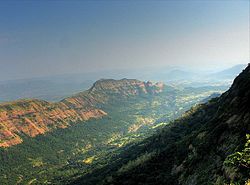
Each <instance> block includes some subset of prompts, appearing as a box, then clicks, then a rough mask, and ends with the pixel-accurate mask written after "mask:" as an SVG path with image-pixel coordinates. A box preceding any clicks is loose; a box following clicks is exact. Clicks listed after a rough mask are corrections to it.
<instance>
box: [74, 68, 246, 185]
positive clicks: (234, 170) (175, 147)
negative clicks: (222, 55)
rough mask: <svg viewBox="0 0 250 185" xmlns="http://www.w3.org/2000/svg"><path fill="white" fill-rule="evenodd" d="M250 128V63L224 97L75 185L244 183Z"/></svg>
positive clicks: (126, 151) (192, 110)
mask: <svg viewBox="0 0 250 185" xmlns="http://www.w3.org/2000/svg"><path fill="white" fill-rule="evenodd" d="M249 131H250V66H248V67H247V68H246V69H245V70H244V71H243V72H242V73H241V74H240V75H239V76H238V77H237V78H236V79H235V80H234V83H233V85H232V86H231V88H230V89H229V90H228V91H227V92H225V93H224V94H222V95H221V96H220V97H219V98H215V99H213V100H211V101H209V102H208V103H205V104H201V105H198V106H195V107H194V108H192V109H191V110H189V111H187V112H186V113H185V114H184V115H183V116H182V117H180V118H179V119H177V120H176V121H174V122H172V123H171V124H170V125H168V126H166V127H165V128H164V129H162V130H161V131H159V132H158V133H157V134H155V135H154V136H152V137H150V138H148V139H146V140H144V141H142V142H140V143H138V144H135V145H132V146H130V147H128V148H124V150H123V151H122V152H121V153H120V154H119V155H117V156H115V157H114V158H113V161H112V162H111V163H110V165H109V166H105V167H103V168H101V169H99V170H95V171H93V172H92V174H87V175H85V176H83V177H81V178H79V179H78V180H75V181H74V182H73V183H72V184H109V185H112V184H113V185H115V184H117V185H118V184H119V185H121V184H126V185H130V184H131V185H132V184H143V185H146V184H152V185H157V184H159V185H162V184H164V185H175V184H176V185H177V184H182V185H201V184H204V185H205V184H245V183H248V179H249V178H250V174H249V173H250V148H249V143H250V141H249V135H247V134H249ZM246 135H247V138H246ZM89 179H91V180H89ZM103 179H104V180H103ZM88 182H90V183H88Z"/></svg>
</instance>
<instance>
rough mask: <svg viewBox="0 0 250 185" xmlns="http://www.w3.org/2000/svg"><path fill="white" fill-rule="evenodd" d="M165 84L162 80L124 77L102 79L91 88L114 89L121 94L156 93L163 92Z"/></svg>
mask: <svg viewBox="0 0 250 185" xmlns="http://www.w3.org/2000/svg"><path fill="white" fill-rule="evenodd" d="M163 88H164V84H163V83H161V82H157V83H153V82H150V81H147V82H143V81H140V80H136V79H127V78H123V79H121V80H114V79H100V80H98V81H96V82H95V83H94V84H93V86H92V87H91V88H90V90H89V91H90V92H95V91H99V92H100V91H106V92H107V91H109V92H110V91H112V92H114V93H120V94H128V95H129V94H131V95H135V94H140V93H144V94H148V93H149V94H155V93H159V92H162V90H163Z"/></svg>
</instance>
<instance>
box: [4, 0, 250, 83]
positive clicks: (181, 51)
mask: <svg viewBox="0 0 250 185" xmlns="http://www.w3.org/2000/svg"><path fill="white" fill-rule="evenodd" d="M248 61H249V1H248V0H246V1H240V0H235V1H233V0H217V1H216V0H212V1H205V0H201V1H198V0H196V1H191V0H188V1H175V2H174V1H167V0H166V1H148V0H145V1H142V0H141V1H140V0H137V1H130V0H127V1H111V0H107V1H92V2H91V1H80V0H75V1H60V0H58V1H43V2H39V1H38V0H36V1H19V2H18V1H11V2H8V1H4V0H2V1H0V79H1V80H5V79H12V78H26V77H33V76H46V75H52V74H61V73H80V72H86V71H97V70H100V69H116V68H132V67H135V68H139V67H141V66H146V67H147V66H168V65H183V66H191V67H192V66H195V67H204V68H206V67H210V68H211V67H212V66H217V67H218V66H223V67H224V66H230V65H234V64H238V63H247V62H248Z"/></svg>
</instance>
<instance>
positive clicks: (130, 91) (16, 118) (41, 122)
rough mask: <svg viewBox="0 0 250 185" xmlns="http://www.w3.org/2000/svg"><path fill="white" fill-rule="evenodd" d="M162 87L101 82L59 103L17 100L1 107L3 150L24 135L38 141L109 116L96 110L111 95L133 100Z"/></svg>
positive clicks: (108, 81)
mask: <svg viewBox="0 0 250 185" xmlns="http://www.w3.org/2000/svg"><path fill="white" fill-rule="evenodd" d="M162 90H163V85H162V84H160V83H158V84H152V83H146V82H141V81H138V80H128V79H123V80H100V81H97V82H96V83H95V84H94V85H93V86H92V87H91V88H90V89H89V90H87V91H84V92H81V93H78V94H76V95H74V96H72V97H69V98H66V99H64V100H62V101H60V102H57V103H50V102H46V101H42V100H36V99H32V100H18V101H15V102H9V103H3V104H0V147H9V146H12V145H16V144H19V143H21V142H22V134H25V135H27V136H30V137H35V136H37V135H39V134H44V133H45V132H48V131H51V130H53V129H56V128H66V127H68V126H69V125H70V123H72V122H80V121H81V122H82V121H86V120H89V119H91V118H101V117H102V116H105V115H106V114H107V113H106V112H104V111H103V110H101V109H98V108H97V105H98V104H100V103H108V100H110V99H112V96H111V95H112V94H117V95H119V96H134V95H140V94H141V93H144V94H147V93H151V94H152V93H159V92H161V91H162Z"/></svg>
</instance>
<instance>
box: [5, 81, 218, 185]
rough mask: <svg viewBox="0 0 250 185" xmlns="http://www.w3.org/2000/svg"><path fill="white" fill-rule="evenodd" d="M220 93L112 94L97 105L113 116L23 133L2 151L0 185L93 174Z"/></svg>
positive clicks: (67, 179)
mask: <svg viewBox="0 0 250 185" xmlns="http://www.w3.org/2000/svg"><path fill="white" fill-rule="evenodd" d="M208 89H209V91H208ZM216 90H218V87H210V88H209V87H206V88H194V89H192V90H190V89H183V90H177V89H174V88H171V87H168V86H167V87H166V89H164V92H162V93H160V94H144V95H140V96H129V97H123V98H121V96H119V94H108V96H109V97H110V98H109V101H108V102H106V103H105V104H99V105H98V106H99V107H100V108H101V109H103V110H104V111H105V112H107V113H108V116H106V117H104V118H102V119H98V120H97V119H92V120H89V121H87V122H85V123H71V127H68V128H65V129H57V130H54V131H53V132H49V133H46V134H45V135H39V136H37V137H35V138H30V137H27V136H25V135H23V138H24V142H23V143H22V144H20V145H17V146H13V147H10V148H5V149H4V148H1V149H0V164H1V165H0V172H1V173H0V181H1V184H8V185H9V184H16V183H19V184H50V183H53V184H66V183H70V182H72V180H74V179H77V178H78V177H82V176H89V175H90V174H92V173H95V171H98V170H99V169H102V168H103V167H107V166H110V165H112V164H113V163H115V162H118V161H119V160H123V159H125V158H124V157H123V155H124V154H123V152H124V151H126V149H128V148H130V147H132V146H135V145H137V143H139V142H141V141H142V140H143V139H145V138H147V137H148V136H150V135H152V134H153V133H155V132H156V131H157V130H159V129H160V128H162V127H163V126H165V125H168V124H169V121H170V120H172V119H174V118H176V117H178V116H180V115H181V114H182V113H183V112H184V111H185V110H187V109H188V108H190V107H191V106H192V105H194V104H195V103H197V102H199V101H202V100H203V99H204V98H206V97H207V96H209V95H210V94H211V93H213V92H215V91H216ZM136 153H137V152H135V153H134V154H136ZM153 154H154V153H153ZM153 154H152V153H145V154H143V155H142V156H141V157H140V158H138V159H137V160H135V161H134V162H131V163H129V164H128V165H127V166H124V167H123V168H122V169H121V170H120V172H124V171H127V170H129V169H131V166H136V165H137V164H138V163H140V161H147V160H148V159H150V158H151V157H152V156H153ZM154 155H155V154H154ZM127 159H129V158H127ZM113 167H115V165H114V166H113ZM113 167H112V168H113ZM95 180H96V179H95ZM87 183H89V184H93V179H92V177H91V178H87V182H86V184H87Z"/></svg>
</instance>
